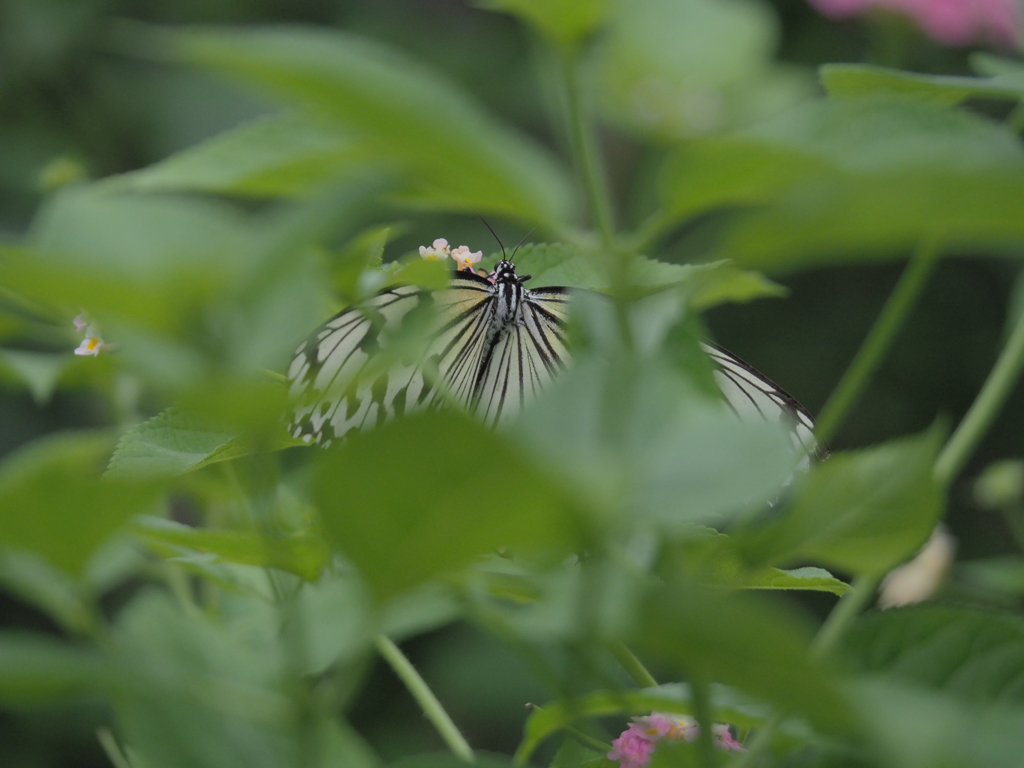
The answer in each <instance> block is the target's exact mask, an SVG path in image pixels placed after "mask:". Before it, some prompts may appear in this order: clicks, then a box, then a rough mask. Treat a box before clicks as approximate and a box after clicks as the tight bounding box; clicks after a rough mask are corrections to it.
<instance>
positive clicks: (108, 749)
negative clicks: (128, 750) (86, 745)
mask: <svg viewBox="0 0 1024 768" xmlns="http://www.w3.org/2000/svg"><path fill="white" fill-rule="evenodd" d="M96 739H97V741H99V743H100V746H101V747H103V751H104V752H105V753H106V755H107V759H108V760H110V763H111V765H113V766H114V768H133V766H132V763H131V761H130V760H129V759H128V758H127V757H125V754H124V752H122V751H121V747H120V746H119V745H118V743H117V739H115V738H114V734H112V733H111V732H110V729H109V728H97V729H96Z"/></svg>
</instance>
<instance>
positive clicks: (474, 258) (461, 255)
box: [452, 245, 484, 271]
mask: <svg viewBox="0 0 1024 768" xmlns="http://www.w3.org/2000/svg"><path fill="white" fill-rule="evenodd" d="M483 257H484V252H483V251H475V252H472V251H470V250H469V246H468V245H460V246H459V247H458V248H456V249H455V250H454V251H452V258H453V259H455V263H456V264H457V265H458V268H459V269H468V270H470V271H472V270H473V265H474V264H476V263H477V262H478V261H480V259H482V258H483Z"/></svg>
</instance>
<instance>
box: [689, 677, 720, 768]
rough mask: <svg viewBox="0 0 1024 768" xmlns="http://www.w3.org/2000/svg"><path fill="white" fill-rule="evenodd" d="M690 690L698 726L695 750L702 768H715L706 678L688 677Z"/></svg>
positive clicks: (713, 739) (711, 715) (712, 723)
mask: <svg viewBox="0 0 1024 768" xmlns="http://www.w3.org/2000/svg"><path fill="white" fill-rule="evenodd" d="M690 691H691V692H692V696H693V714H694V717H696V719H697V724H698V725H699V726H700V731H699V733H698V734H697V751H698V753H699V754H700V763H701V765H702V766H703V768H715V734H714V731H713V729H714V725H715V717H714V715H713V714H712V711H711V693H710V690H709V689H708V684H707V681H706V680H703V679H701V678H694V677H692V676H691V677H690Z"/></svg>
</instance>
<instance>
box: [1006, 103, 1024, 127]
mask: <svg viewBox="0 0 1024 768" xmlns="http://www.w3.org/2000/svg"><path fill="white" fill-rule="evenodd" d="M1006 124H1007V125H1008V126H1010V128H1011V130H1013V131H1016V132H1017V133H1024V101H1019V102H1017V106H1015V107H1014V108H1013V109H1012V110H1011V111H1010V114H1009V115H1007V116H1006Z"/></svg>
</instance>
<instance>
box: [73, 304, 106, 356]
mask: <svg viewBox="0 0 1024 768" xmlns="http://www.w3.org/2000/svg"><path fill="white" fill-rule="evenodd" d="M71 322H73V323H74V325H75V330H76V331H78V332H79V333H81V334H83V335H84V336H85V338H84V339H82V343H81V344H79V345H78V347H77V349H75V354H76V355H92V356H93V357H98V356H99V354H100V352H103V351H104V350H108V351H109V350H110V346H111V345H110V344H107V343H106V342H105V341H103V337H102V336H100V332H99V329H97V328H96V326H95V325H93V324H92V323H91V322H90V321H89V318H88V316H87V315H86V314H85V313H82V314H80V315H77V316H76V317H75V319H74V320H72V321H71Z"/></svg>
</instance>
